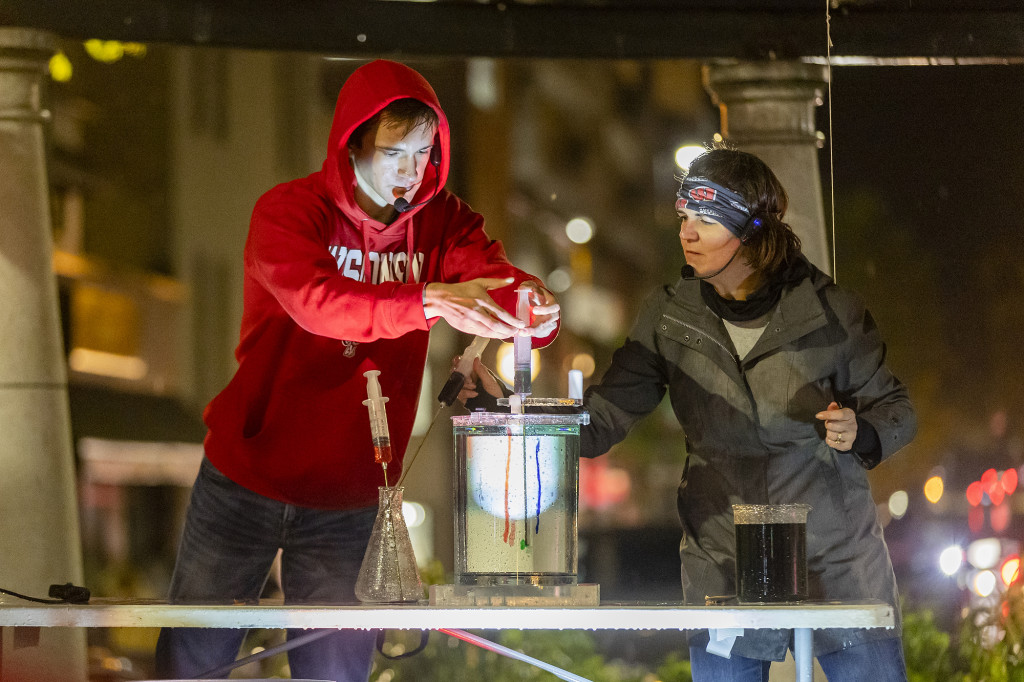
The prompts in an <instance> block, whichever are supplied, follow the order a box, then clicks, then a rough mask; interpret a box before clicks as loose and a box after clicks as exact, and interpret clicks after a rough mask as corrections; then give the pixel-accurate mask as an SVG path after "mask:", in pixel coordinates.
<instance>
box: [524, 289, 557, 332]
mask: <svg viewBox="0 0 1024 682" xmlns="http://www.w3.org/2000/svg"><path fill="white" fill-rule="evenodd" d="M520 288H522V289H528V290H529V291H530V306H531V314H530V319H531V320H532V321H531V323H530V325H529V326H527V327H525V328H523V329H521V330H519V335H520V336H534V337H541V338H542V337H545V336H548V335H550V334H551V332H553V331H555V329H557V328H558V316H559V314H560V311H561V306H559V305H558V301H556V300H555V295H554V294H552V293H551V292H550V291H548V290H547V289H545V288H544V287H542V286H540V285H539V284H537V283H536V282H533V281H529V280H528V281H526V282H523V283H522V284H521V285H520Z"/></svg>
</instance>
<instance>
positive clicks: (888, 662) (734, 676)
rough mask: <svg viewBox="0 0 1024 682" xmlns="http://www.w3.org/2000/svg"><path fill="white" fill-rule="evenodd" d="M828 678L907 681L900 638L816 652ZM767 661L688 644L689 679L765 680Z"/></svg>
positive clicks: (853, 681)
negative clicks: (827, 651)
mask: <svg viewBox="0 0 1024 682" xmlns="http://www.w3.org/2000/svg"><path fill="white" fill-rule="evenodd" d="M818 663H819V664H820V665H821V669H822V671H823V672H824V673H825V677H827V678H828V680H829V682H864V680H869V681H870V682H907V666H906V663H905V662H904V660H903V642H902V640H901V639H900V638H899V637H889V638H887V639H879V640H874V641H871V642H865V643H864V644H859V645H857V646H853V647H850V648H849V649H841V650H839V651H834V652H832V653H830V654H825V655H823V656H818ZM770 665H771V661H761V660H758V659H754V658H744V657H743V656H737V655H735V654H733V655H732V657H731V658H723V657H721V656H717V655H715V654H709V653H708V652H707V651H705V650H704V647H702V646H695V647H690V669H691V671H692V673H693V682H767V680H768V668H769V666H770Z"/></svg>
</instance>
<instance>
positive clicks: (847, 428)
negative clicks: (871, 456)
mask: <svg viewBox="0 0 1024 682" xmlns="http://www.w3.org/2000/svg"><path fill="white" fill-rule="evenodd" d="M814 416H815V418H817V419H820V420H821V421H823V422H825V442H826V443H828V445H829V447H831V448H832V449H833V450H839V451H841V452H849V451H850V448H852V447H853V441H855V440H857V415H856V414H855V413H854V411H853V410H851V409H850V408H848V407H840V406H839V403H837V402H835V401H834V400H833V401H832V402H830V403H829V404H828V407H826V408H825V409H824V410H823V411H821V412H819V413H818V414H816V415H814Z"/></svg>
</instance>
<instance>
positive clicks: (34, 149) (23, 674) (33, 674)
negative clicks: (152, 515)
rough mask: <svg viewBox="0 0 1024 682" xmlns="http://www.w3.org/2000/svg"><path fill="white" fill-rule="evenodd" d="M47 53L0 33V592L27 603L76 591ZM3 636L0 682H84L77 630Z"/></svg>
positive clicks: (27, 37)
mask: <svg viewBox="0 0 1024 682" xmlns="http://www.w3.org/2000/svg"><path fill="white" fill-rule="evenodd" d="M54 49H55V43H54V40H53V38H52V37H51V36H49V35H48V34H46V33H42V32H39V31H35V30H29V29H20V28H0V434H2V435H0V587H3V588H6V589H9V590H13V591H15V592H19V593H22V594H27V595H30V596H34V597H46V596H47V593H48V590H49V586H50V585H51V584H64V583H67V582H72V583H75V584H77V585H81V584H82V550H81V540H80V537H79V530H78V506H77V502H76V494H75V462H74V456H73V451H72V448H71V438H70V433H71V421H70V417H69V414H68V393H67V370H66V368H65V363H64V352H63V349H62V344H61V328H60V316H59V312H58V310H59V309H58V304H57V284H56V279H55V278H54V275H53V265H52V260H53V247H52V236H51V227H50V208H49V206H50V205H49V189H48V183H47V177H46V153H45V125H46V122H47V120H48V118H49V112H48V111H46V109H45V108H44V104H43V91H44V88H45V84H46V79H47V63H48V61H49V59H50V56H51V55H52V54H53V52H54ZM0 598H2V599H4V600H11V601H14V600H15V599H14V598H13V597H10V596H5V595H0ZM5 630H6V632H4V633H3V641H2V642H0V647H2V649H0V653H2V658H0V664H2V666H3V671H2V676H3V679H4V680H19V681H20V680H42V679H53V680H57V679H59V680H68V681H70V682H79V681H80V682H85V680H86V651H85V631H84V630H79V629H65V628H44V629H43V630H42V631H41V632H39V633H38V635H39V639H38V643H33V642H32V639H33V638H32V633H31V632H29V633H28V635H29V637H28V640H29V641H28V642H26V641H25V640H26V637H25V634H26V633H25V632H19V633H16V632H15V631H12V629H11V628H5ZM26 643H28V644H31V645H30V646H23V645H24V644H26Z"/></svg>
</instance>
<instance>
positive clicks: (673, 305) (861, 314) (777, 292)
mask: <svg viewBox="0 0 1024 682" xmlns="http://www.w3.org/2000/svg"><path fill="white" fill-rule="evenodd" d="M787 203H788V198H787V195H786V191H785V189H784V188H783V187H782V185H781V183H780V182H779V180H778V178H776V177H775V174H774V173H773V172H772V171H771V169H769V168H768V166H767V165H765V164H764V162H762V161H761V160H760V159H758V158H757V157H755V156H753V155H751V154H747V153H744V152H740V151H736V150H733V149H727V148H715V149H712V150H710V151H708V152H706V153H704V154H703V155H702V156H700V157H698V158H697V159H696V160H694V162H693V163H692V164H691V166H690V169H689V173H688V174H687V176H686V177H685V178H684V179H683V181H682V183H681V187H680V189H679V193H678V196H677V202H676V210H677V213H678V215H679V219H680V221H681V226H680V231H679V239H680V242H681V243H682V247H683V254H684V257H685V259H686V265H685V266H684V267H683V269H682V277H681V278H680V279H679V281H677V282H676V283H675V284H674V285H673V286H666V287H664V288H663V289H661V290H659V291H658V292H656V293H655V294H654V295H652V296H651V297H649V298H648V299H647V301H646V302H645V303H644V305H643V308H642V310H641V312H640V314H639V317H638V319H637V322H636V323H635V325H634V326H633V328H632V330H631V331H630V333H629V336H628V337H627V339H626V342H625V343H624V344H623V346H622V347H621V348H619V349H618V350H617V351H616V352H615V355H614V357H613V359H612V364H611V366H610V367H609V369H608V371H607V373H606V374H605V375H604V377H603V378H602V379H601V382H600V383H599V384H597V385H595V386H592V387H591V388H590V389H589V390H588V391H587V393H586V396H585V401H584V402H585V407H586V408H587V409H588V410H589V411H590V425H589V426H586V427H584V428H583V429H582V431H581V454H582V455H583V456H584V457H596V456H599V455H602V454H604V453H606V452H607V451H608V450H609V449H610V448H611V447H612V446H613V445H615V444H616V443H618V442H619V441H621V440H623V439H624V438H625V437H626V434H627V433H628V432H629V430H630V429H631V428H632V427H633V426H634V425H636V424H637V422H639V421H640V420H641V419H643V418H644V417H646V416H647V415H648V414H650V413H651V412H652V411H654V409H655V408H657V406H658V404H659V403H660V402H661V400H662V398H663V397H664V395H665V392H666V391H668V394H669V398H670V400H671V403H672V409H673V410H674V412H675V415H676V418H677V419H678V420H679V423H680V424H681V425H682V427H683V431H684V433H685V436H686V450H687V461H686V465H685V468H684V472H683V476H682V480H681V481H680V483H679V492H678V503H677V504H678V509H679V518H680V520H681V522H682V526H683V537H682V540H681V542H680V545H679V547H680V550H679V551H680V557H681V560H682V571H681V573H682V585H683V595H684V601H685V602H686V603H690V604H700V605H703V604H704V603H705V597H707V596H709V595H714V596H721V595H735V594H736V547H735V539H734V533H733V513H732V505H734V504H807V505H810V507H811V511H810V514H809V515H808V519H807V567H808V597H809V599H810V600H844V601H854V600H866V599H877V600H881V601H884V602H887V603H889V604H890V605H892V606H893V608H894V609H896V611H897V627H896V628H895V629H892V630H886V629H870V630H865V629H849V630H842V629H831V630H816V631H814V634H813V637H814V654H815V656H816V657H817V658H818V661H819V663H820V664H821V666H822V669H823V670H824V671H825V674H826V675H827V676H828V679H829V681H830V682H862V681H863V680H871V682H888V681H890V680H898V681H901V682H902V681H905V680H906V666H905V663H904V659H903V651H902V644H901V638H900V629H899V618H898V613H899V611H898V609H899V603H898V597H897V592H896V579H895V576H894V574H893V570H892V563H891V562H890V560H889V552H888V549H887V547H886V544H885V540H884V539H883V537H882V528H881V527H880V525H879V524H878V521H877V519H876V516H875V503H874V501H873V499H872V497H871V491H870V489H869V487H868V479H867V475H866V470H867V469H871V468H873V467H875V466H877V465H878V464H879V463H880V462H881V461H882V460H884V459H886V458H887V457H889V456H891V455H892V454H893V453H895V452H896V451H897V450H899V449H900V448H902V447H903V446H904V445H906V444H907V443H909V442H910V440H911V439H912V438H913V436H914V433H915V431H916V428H917V425H916V417H915V414H914V409H913V407H912V406H911V404H910V400H909V398H908V396H907V390H906V388H905V387H904V386H903V384H901V383H900V381H899V380H898V379H897V378H896V377H895V376H893V374H892V373H891V372H890V371H889V370H888V368H887V367H886V366H885V344H884V343H883V342H882V338H881V336H880V335H879V332H878V329H877V328H876V326H875V323H874V321H873V320H872V318H871V315H870V314H869V313H868V311H867V310H866V309H865V308H864V305H863V303H862V302H861V300H860V298H858V297H857V296H855V295H854V294H852V293H850V292H848V291H845V290H843V289H840V288H839V287H838V286H836V284H835V283H834V282H833V281H832V280H831V278H829V277H828V276H827V275H825V274H824V273H823V272H821V271H820V270H818V269H817V268H816V267H814V266H813V265H811V264H810V263H809V262H808V261H807V260H806V259H805V258H804V256H803V255H802V254H801V253H800V240H799V239H798V238H797V236H796V235H795V234H794V233H793V230H792V229H791V228H790V227H789V225H787V224H786V223H785V222H783V217H784V215H785V212H786V207H787ZM477 362H479V361H477ZM475 367H476V370H477V372H478V373H479V374H480V376H481V377H483V379H482V380H481V381H480V385H481V387H482V388H484V389H486V391H487V392H488V393H490V394H492V395H495V396H496V395H499V394H500V391H499V388H500V387H499V386H498V384H497V383H496V382H495V381H494V380H493V377H491V376H490V374H489V373H488V372H487V371H486V370H485V369H484V367H483V366H482V365H479V364H476V365H475ZM476 389H477V383H476V381H475V380H473V381H470V382H468V383H467V385H466V389H465V390H464V392H463V393H462V394H461V396H460V397H462V398H464V399H472V398H473V397H476V396H477V390H476ZM481 397H482V398H484V399H485V398H486V396H481ZM472 405H473V402H472V400H470V406H472ZM708 641H709V635H708V632H707V631H698V632H696V633H691V636H690V638H689V645H690V661H691V668H692V672H693V679H694V680H695V682H706V681H714V682H719V681H725V680H736V681H740V680H742V681H743V682H747V681H751V682H753V681H758V682H760V681H762V680H767V679H768V669H769V667H770V662H771V661H781V660H783V659H784V658H785V655H786V650H787V649H788V648H791V647H792V632H791V631H789V630H748V631H747V632H746V633H745V634H744V635H742V636H740V637H738V638H737V639H736V640H735V642H734V643H733V646H732V648H731V652H730V654H731V655H730V657H729V658H725V657H723V656H720V655H716V654H714V653H709V652H708V651H707V650H706V647H707V645H708Z"/></svg>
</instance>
